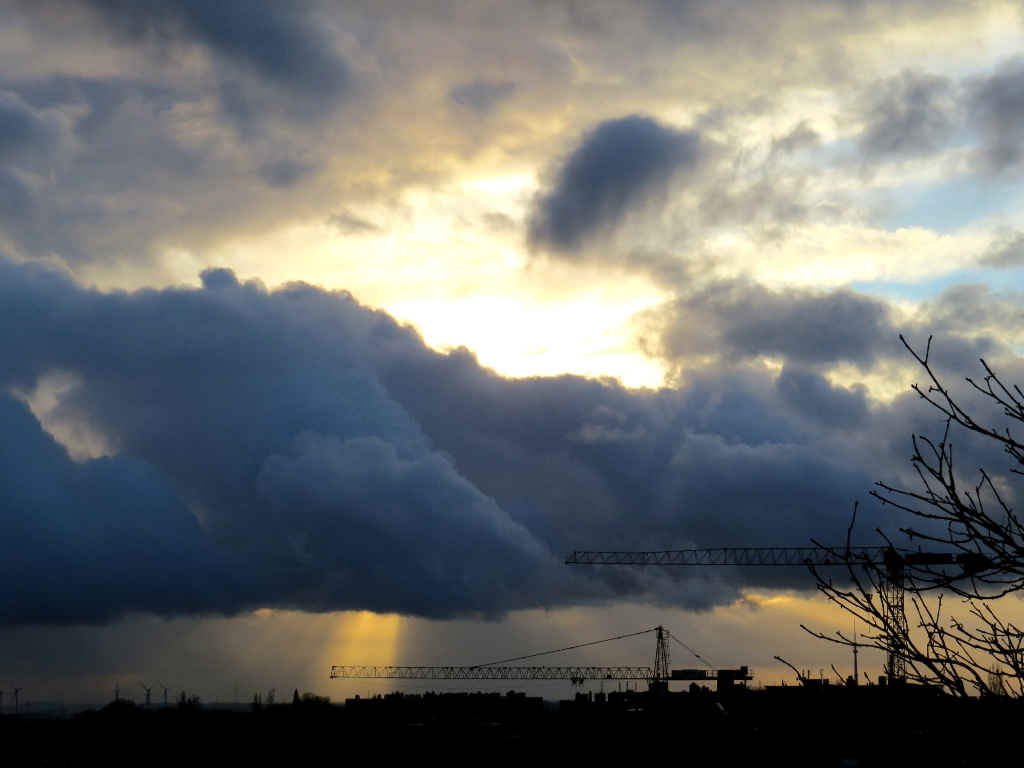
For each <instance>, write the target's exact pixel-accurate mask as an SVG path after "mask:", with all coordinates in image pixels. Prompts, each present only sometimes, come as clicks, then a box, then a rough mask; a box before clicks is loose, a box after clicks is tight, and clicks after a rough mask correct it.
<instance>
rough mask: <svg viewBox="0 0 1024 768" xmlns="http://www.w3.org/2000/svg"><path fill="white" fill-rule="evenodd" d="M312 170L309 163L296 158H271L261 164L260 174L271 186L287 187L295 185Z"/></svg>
mask: <svg viewBox="0 0 1024 768" xmlns="http://www.w3.org/2000/svg"><path fill="white" fill-rule="evenodd" d="M314 170H315V169H314V167H313V166H312V165H310V164H309V163H303V162H301V161H298V160H290V159H282V160H272V161H270V162H268V163H264V164H263V166H262V167H261V168H260V176H261V177H262V178H263V180H264V181H265V182H267V184H269V185H270V186H272V187H278V188H287V187H293V186H295V185H296V184H297V183H298V182H299V181H301V180H302V179H303V178H304V177H306V176H308V175H309V174H310V173H312V172H313V171H314Z"/></svg>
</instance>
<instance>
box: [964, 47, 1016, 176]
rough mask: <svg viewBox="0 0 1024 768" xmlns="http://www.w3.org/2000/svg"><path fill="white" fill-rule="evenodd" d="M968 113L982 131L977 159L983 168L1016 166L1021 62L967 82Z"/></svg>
mask: <svg viewBox="0 0 1024 768" xmlns="http://www.w3.org/2000/svg"><path fill="white" fill-rule="evenodd" d="M966 89H967V95H966V97H965V107H966V109H967V112H968V117H969V118H970V119H971V121H972V123H973V124H974V125H975V126H976V127H977V130H978V131H979V132H980V133H981V146H980V147H979V150H978V152H979V163H980V165H981V167H982V168H983V169H984V170H988V171H992V172H1000V171H1005V170H1010V169H1013V168H1016V167H1017V166H1018V165H1019V164H1020V162H1021V159H1022V157H1024V152H1022V150H1024V141H1022V139H1021V136H1022V135H1024V63H1022V62H1020V61H1015V62H1013V63H1011V64H1009V65H1007V66H1005V67H1003V68H1002V69H1000V70H999V71H998V72H996V73H995V74H992V75H989V76H987V77H980V78H976V79H974V80H971V81H968V82H967V83H966Z"/></svg>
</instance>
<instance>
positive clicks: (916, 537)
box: [804, 336, 1024, 698]
mask: <svg viewBox="0 0 1024 768" xmlns="http://www.w3.org/2000/svg"><path fill="white" fill-rule="evenodd" d="M900 341H902V342H903V345H904V346H905V347H906V348H907V350H908V351H909V352H910V354H911V355H912V356H913V357H914V359H915V360H916V361H917V363H918V364H919V365H920V366H921V368H922V369H923V370H924V372H925V374H927V377H928V383H927V384H925V385H923V386H922V385H918V384H915V385H914V387H913V388H914V391H916V392H917V394H918V395H919V396H920V397H921V398H922V399H923V400H924V401H925V402H927V403H928V404H929V405H930V406H931V407H932V408H934V409H935V410H936V411H938V412H939V413H940V414H942V416H943V417H944V419H945V428H944V430H943V431H942V436H941V439H939V440H934V439H931V438H929V437H927V436H925V435H913V456H912V458H911V462H912V465H913V467H914V470H915V471H916V474H917V477H918V479H919V481H920V484H919V486H918V487H917V488H916V489H908V488H899V487H895V486H893V485H889V484H887V483H884V482H879V483H877V484H876V488H875V489H874V490H873V491H872V492H871V495H872V496H874V497H875V498H876V499H878V500H879V501H880V502H881V503H882V505H883V506H885V507H891V508H893V509H894V510H895V511H897V512H898V513H900V514H901V515H902V516H903V519H904V520H905V521H906V523H905V524H904V525H902V526H901V527H900V528H899V534H900V539H901V540H900V541H898V542H897V541H893V540H892V539H890V538H889V537H886V536H885V534H884V533H882V532H881V531H878V533H879V534H880V535H882V536H883V538H884V539H885V542H886V545H887V546H888V547H889V550H888V551H887V553H886V556H885V557H884V558H878V557H877V556H872V555H869V554H864V553H861V552H857V551H856V550H854V549H853V548H851V546H850V540H851V538H852V533H853V529H854V525H855V521H856V514H857V507H856V506H854V513H853V519H852V520H851V523H850V528H849V530H848V533H847V545H846V548H845V550H844V549H832V548H829V547H822V548H823V549H827V550H828V551H829V553H830V554H831V555H833V556H834V557H835V558H837V559H839V560H841V561H842V562H843V563H845V565H846V566H847V569H846V570H847V576H848V578H847V579H845V580H843V581H842V582H841V583H839V582H838V581H833V579H832V578H831V576H830V575H829V574H828V573H827V572H826V571H825V570H817V569H815V568H813V567H812V568H811V570H812V572H813V573H814V576H815V579H816V581H817V586H818V589H819V591H821V592H822V593H823V594H824V595H825V596H826V597H827V598H828V599H829V600H830V601H831V602H833V603H835V604H836V605H838V606H839V607H840V608H842V609H843V610H845V611H846V612H848V613H850V614H852V615H853V616H855V617H856V618H857V620H858V621H859V622H860V623H861V626H862V631H863V635H862V637H861V638H859V640H858V641H857V642H856V644H857V645H859V646H866V647H874V648H877V649H879V650H883V651H885V652H886V653H888V654H889V658H890V668H889V670H888V672H889V675H890V678H895V681H899V680H901V679H906V680H907V681H910V682H917V683H924V684H930V685H937V686H940V687H942V688H943V689H945V690H946V691H947V692H949V693H952V694H955V695H958V696H970V695H978V694H980V695H998V696H1010V697H1016V698H1021V697H1024V630H1022V629H1021V628H1020V627H1018V626H1017V625H1016V624H1014V623H1013V622H1012V621H1010V620H1008V619H1006V618H1004V617H1003V616H1001V615H1000V613H1001V611H1000V608H1001V607H1003V608H1005V603H1000V602H999V601H1000V599H1001V598H1004V597H1007V596H1009V595H1012V594H1013V593H1017V592H1019V591H1020V590H1022V589H1024V526H1022V525H1021V522H1020V520H1019V519H1018V517H1017V516H1016V515H1015V514H1014V511H1013V508H1012V506H1011V502H1010V501H1008V499H1011V500H1012V491H1013V488H1012V487H1011V486H1010V483H1009V481H1010V480H1011V479H1012V478H1013V477H1014V476H1020V475H1022V474H1024V443H1022V442H1021V441H1020V440H1019V439H1018V437H1019V432H1018V437H1015V436H1014V432H1013V429H1014V428H1019V427H1020V426H1021V425H1022V424H1024V393H1022V391H1021V389H1020V388H1019V387H1018V386H1009V385H1006V384H1004V383H1003V381H1002V380H1000V378H999V376H998V375H997V374H996V373H995V371H993V370H992V369H991V368H990V367H989V365H988V364H987V363H986V362H985V361H984V360H981V361H980V362H981V367H982V368H983V370H984V373H985V375H984V378H982V379H980V380H975V379H972V378H967V379H966V382H967V383H968V384H969V385H970V388H971V390H969V391H972V392H973V393H975V394H976V395H980V399H979V404H980V405H979V406H977V407H975V408H973V409H970V410H969V409H968V406H967V405H966V404H965V403H964V401H963V400H958V397H959V396H957V397H954V395H953V394H952V393H951V392H950V390H949V389H948V388H947V387H946V386H945V385H944V384H943V382H942V380H941V379H940V377H939V375H938V374H937V373H936V370H935V368H934V367H933V365H932V363H931V361H930V353H931V341H932V340H931V338H930V337H929V339H928V344H927V346H926V347H925V350H924V353H923V354H922V353H920V352H918V351H917V350H915V349H914V348H913V347H912V346H911V345H910V344H909V343H908V342H907V341H906V339H904V338H903V336H900ZM993 407H994V410H993V411H992V414H993V415H991V416H981V415H979V414H980V413H981V412H982V411H983V410H985V409H986V408H993ZM958 429H959V430H967V431H968V432H970V433H974V434H975V435H978V436H980V437H981V438H982V440H983V442H987V441H991V443H989V444H997V445H999V446H1001V447H1002V449H1003V450H1004V451H1005V453H1006V454H1007V455H1008V456H1009V458H1010V462H1009V463H1010V467H1009V472H1008V474H1006V475H994V474H991V473H990V472H989V471H986V470H985V469H984V468H981V469H979V470H978V473H977V476H976V479H975V481H974V482H973V483H972V484H967V485H963V484H962V478H961V476H960V473H959V470H958V467H957V466H955V465H954V450H953V442H952V439H951V438H952V436H954V435H955V434H957V432H958ZM961 434H962V432H961ZM818 546H821V545H818ZM1011 599H1013V598H1011ZM950 603H952V604H953V605H954V606H955V608H954V610H952V611H951V610H950V605H949V604H950ZM1002 613H1004V614H1005V610H1003V611H1002ZM804 629H805V630H807V631H808V632H810V633H811V634H812V635H814V636H815V637H818V638H820V639H823V640H829V641H831V642H836V643H840V644H842V645H846V646H853V645H854V644H855V641H854V638H852V637H851V636H850V635H847V634H845V633H843V632H837V633H835V634H834V635H826V634H824V633H822V632H818V631H814V630H811V629H808V628H807V627H804Z"/></svg>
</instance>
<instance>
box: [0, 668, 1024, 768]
mask: <svg viewBox="0 0 1024 768" xmlns="http://www.w3.org/2000/svg"><path fill="white" fill-rule="evenodd" d="M1021 714H1024V709H1022V706H1021V705H1020V703H1019V702H1017V701H1014V700H1010V699H1005V698H997V697H986V698H981V699H973V700H957V699H954V698H952V697H949V696H944V695H942V694H941V693H940V692H938V691H936V690H933V689H927V688H924V687H922V686H900V687H890V688H888V689H887V688H884V687H880V686H861V687H855V686H853V687H846V686H828V685H818V686H813V687H807V686H788V687H771V688H767V689H763V690H752V689H751V690H745V689H737V690H735V691H730V692H727V693H721V694H719V693H716V692H712V691H710V690H707V689H704V688H701V687H698V686H696V685H694V686H691V689H690V690H689V691H687V692H680V693H671V694H667V695H666V694H661V695H653V694H649V693H647V692H637V691H628V692H619V691H615V692H611V693H607V694H605V693H597V692H592V693H581V694H577V695H576V696H574V697H573V698H571V699H569V700H566V701H563V702H545V701H542V700H541V699H540V698H538V697H534V696H529V695H527V694H525V693H517V692H512V691H510V692H508V693H505V694H499V693H422V694H405V693H392V694H387V695H382V696H373V697H369V698H352V699H348V700H347V701H345V702H344V704H343V705H342V704H336V703H332V702H331V701H330V700H329V699H328V698H327V697H323V696H317V695H315V694H306V695H301V696H300V695H299V694H298V692H297V691H296V692H295V694H294V695H293V697H292V703H288V704H273V705H269V706H264V705H255V706H252V707H251V708H249V709H248V710H242V709H235V710H225V709H217V708H213V707H209V706H204V705H203V704H202V702H200V701H199V700H197V699H190V700H186V701H185V702H184V704H183V705H181V706H171V707H152V708H145V707H140V706H137V705H135V704H133V703H131V702H128V701H118V702H114V703H112V704H110V705H108V706H106V707H104V708H102V709H100V710H97V711H92V712H84V713H81V714H78V715H75V716H73V717H69V718H64V719H49V720H47V719H33V718H26V717H15V716H4V717H0V743H2V744H3V745H4V755H5V758H6V759H7V760H8V764H10V765H79V764H83V763H86V764H88V763H93V762H98V761H101V760H102V761H104V762H114V763H125V762H128V761H129V760H131V761H133V762H141V763H144V764H146V765H174V766H178V767H179V768H180V767H181V766H183V765H197V764H198V765H207V764H214V763H223V764H232V765H235V764H238V763H239V762H246V763H251V764H254V765H273V764H277V763H280V764H282V765H288V764H292V763H294V762H296V761H297V760H302V761H304V762H308V761H310V760H316V761H324V762H325V763H327V762H330V763H339V762H341V763H344V762H346V761H350V760H351V759H353V758H356V757H360V758H362V757H365V758H366V759H375V760H385V759H387V760H388V762H391V761H393V760H396V759H397V760H406V759H409V760H415V761H417V762H424V761H426V760H428V759H433V758H441V759H444V760H445V761H446V762H447V761H451V760H454V759H458V758H459V757H464V758H470V757H472V756H475V757H476V760H477V761H482V760H486V761H488V762H490V761H493V760H496V759H502V760H505V759H510V758H511V759H523V760H527V759H528V760H531V762H533V763H536V762H539V761H540V762H548V761H549V760H552V759H566V760H569V759H571V760H574V761H578V760H582V759H587V760H594V761H607V760H608V759H612V758H616V759H632V760H638V759H641V758H643V759H646V758H650V757H661V758H665V759H672V760H681V759H684V758H685V760H687V761H689V762H695V763H696V764H707V765H716V766H717V765H733V764H737V765H753V764H764V763H768V764H770V763H773V762H780V761H781V764H783V765H787V766H804V765H806V766H828V765H858V766H874V765H900V766H910V765H928V766H945V765H975V764H981V763H984V762H991V761H994V760H996V759H997V758H998V757H1001V756H1002V755H1003V754H1004V753H1005V751H1006V750H1008V749H1009V750H1012V749H1014V747H1013V744H1012V741H1011V735H1012V734H1013V733H1015V728H1016V727H1017V723H1019V722H1020V716H1021ZM638 750H639V751H638Z"/></svg>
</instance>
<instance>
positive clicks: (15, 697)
mask: <svg viewBox="0 0 1024 768" xmlns="http://www.w3.org/2000/svg"><path fill="white" fill-rule="evenodd" d="M11 688H13V689H14V714H18V694H19V693H21V688H17V687H16V686H15V685H14V683H11Z"/></svg>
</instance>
